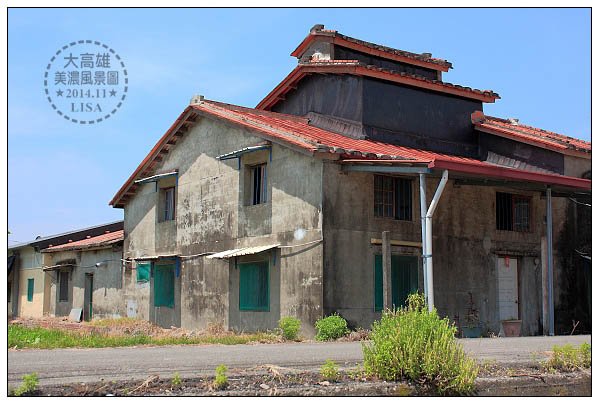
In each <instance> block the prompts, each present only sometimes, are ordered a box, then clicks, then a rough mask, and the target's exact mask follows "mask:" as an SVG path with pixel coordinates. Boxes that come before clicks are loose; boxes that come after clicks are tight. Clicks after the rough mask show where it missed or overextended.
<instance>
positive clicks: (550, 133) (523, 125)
mask: <svg viewBox="0 0 599 404" xmlns="http://www.w3.org/2000/svg"><path fill="white" fill-rule="evenodd" d="M484 117H485V118H490V119H491V120H495V121H499V122H503V123H507V124H510V125H512V126H513V127H514V129H517V128H518V127H521V128H527V129H532V130H534V131H537V132H541V133H544V134H546V135H547V136H546V137H548V138H550V139H553V138H552V137H551V136H550V135H555V136H557V137H558V138H557V139H553V140H562V139H560V138H566V139H571V140H575V141H577V142H583V143H586V144H588V145H591V144H592V143H591V142H589V141H588V140H584V139H579V138H576V137H572V136H568V135H564V134H562V133H558V132H553V131H550V130H547V129H543V128H538V127H536V126H531V125H527V124H523V123H520V122H518V124H517V125H514V124H513V123H512V121H510V120H509V119H506V118H499V117H496V116H491V115H484Z"/></svg>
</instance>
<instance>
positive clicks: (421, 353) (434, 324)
mask: <svg viewBox="0 0 599 404" xmlns="http://www.w3.org/2000/svg"><path fill="white" fill-rule="evenodd" d="M406 302H407V307H406V308H401V309H399V310H396V311H392V310H387V311H385V312H383V315H382V318H381V320H380V321H375V322H374V324H373V325H372V332H371V334H370V338H371V342H370V343H363V344H362V350H363V352H364V368H365V371H366V373H367V374H369V375H371V376H377V377H379V378H381V379H384V380H394V381H397V380H401V379H404V378H407V379H409V380H412V381H414V382H424V383H430V385H431V386H433V387H434V388H435V389H436V390H437V392H438V393H440V394H468V393H471V392H472V391H473V390H474V381H475V379H476V377H477V375H478V366H477V365H476V363H475V361H474V360H472V359H470V358H468V357H467V356H466V354H465V353H464V351H463V348H462V347H461V346H460V345H459V344H458V343H457V341H456V340H455V337H454V335H455V333H456V328H455V327H454V326H453V325H450V324H449V320H448V319H447V318H444V319H441V318H439V315H438V314H437V312H436V310H433V311H431V312H428V310H427V309H426V307H425V300H424V296H423V295H421V294H412V295H410V296H408V299H407V300H406Z"/></svg>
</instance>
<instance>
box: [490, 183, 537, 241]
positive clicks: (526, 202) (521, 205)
mask: <svg viewBox="0 0 599 404" xmlns="http://www.w3.org/2000/svg"><path fill="white" fill-rule="evenodd" d="M530 204H531V198H530V197H528V196H522V195H514V194H508V193H505V192H497V194H496V198H495V223H496V227H497V230H509V231H521V232H522V231H530V217H531V212H530Z"/></svg>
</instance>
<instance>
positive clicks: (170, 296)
mask: <svg viewBox="0 0 599 404" xmlns="http://www.w3.org/2000/svg"><path fill="white" fill-rule="evenodd" d="M154 307H175V264H174V263H173V264H154Z"/></svg>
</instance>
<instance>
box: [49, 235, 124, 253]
mask: <svg viewBox="0 0 599 404" xmlns="http://www.w3.org/2000/svg"><path fill="white" fill-rule="evenodd" d="M124 234H125V232H124V230H117V231H113V232H106V233H104V234H101V235H99V236H95V237H90V236H88V237H87V238H84V239H83V240H78V241H73V242H70V243H65V244H60V245H55V246H51V247H48V248H46V249H45V250H42V251H43V252H55V251H65V250H83V249H87V248H94V247H104V246H109V245H112V244H114V243H117V242H119V241H122V240H123V239H124Z"/></svg>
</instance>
